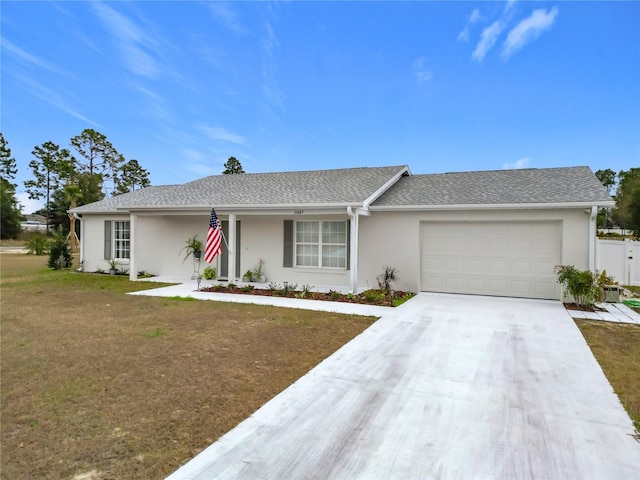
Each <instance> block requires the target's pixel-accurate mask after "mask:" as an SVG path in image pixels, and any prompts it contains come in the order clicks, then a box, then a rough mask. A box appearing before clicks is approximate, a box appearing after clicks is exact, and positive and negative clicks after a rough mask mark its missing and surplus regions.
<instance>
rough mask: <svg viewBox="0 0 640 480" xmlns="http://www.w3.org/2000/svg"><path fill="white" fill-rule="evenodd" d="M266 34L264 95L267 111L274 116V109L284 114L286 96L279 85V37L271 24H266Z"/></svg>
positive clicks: (263, 70)
mask: <svg viewBox="0 0 640 480" xmlns="http://www.w3.org/2000/svg"><path fill="white" fill-rule="evenodd" d="M265 31H266V34H265V35H264V36H263V37H262V39H261V43H262V79H263V83H262V95H263V96H264V98H265V100H266V101H267V110H268V111H269V112H271V113H272V114H273V115H274V116H276V117H277V115H276V114H275V113H274V112H273V109H275V110H276V111H278V112H280V113H282V112H284V111H285V103H284V101H285V95H284V93H283V92H282V89H280V86H279V84H278V75H277V73H278V63H277V61H276V51H277V49H278V48H279V47H280V42H279V41H278V37H277V36H276V33H275V31H274V29H273V27H272V26H271V22H266V23H265Z"/></svg>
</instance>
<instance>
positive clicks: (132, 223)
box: [129, 214, 138, 282]
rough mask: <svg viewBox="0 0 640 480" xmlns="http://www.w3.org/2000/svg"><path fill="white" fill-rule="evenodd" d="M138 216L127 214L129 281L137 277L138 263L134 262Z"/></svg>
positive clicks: (133, 280)
mask: <svg viewBox="0 0 640 480" xmlns="http://www.w3.org/2000/svg"><path fill="white" fill-rule="evenodd" d="M137 218H138V216H137V215H134V214H130V215H129V281H131V282H135V281H136V280H137V279H138V265H137V264H136V253H135V250H136V220H137Z"/></svg>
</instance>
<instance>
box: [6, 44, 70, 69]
mask: <svg viewBox="0 0 640 480" xmlns="http://www.w3.org/2000/svg"><path fill="white" fill-rule="evenodd" d="M0 41H1V43H2V47H3V48H4V49H6V50H7V51H8V52H10V53H11V54H12V55H13V57H14V58H15V59H16V60H17V61H19V62H20V63H22V64H27V65H31V66H36V67H39V68H43V69H45V70H49V71H50V72H53V73H57V74H58V75H62V76H65V77H68V76H69V75H68V74H67V73H66V72H64V71H63V70H62V69H60V68H59V67H58V66H56V65H54V64H52V63H50V62H48V61H46V60H44V59H42V58H40V57H38V56H36V55H33V54H31V53H29V52H27V51H26V50H23V49H22V48H20V47H19V46H17V45H16V44H15V43H12V42H10V41H9V40H7V39H6V38H2V39H1V40H0Z"/></svg>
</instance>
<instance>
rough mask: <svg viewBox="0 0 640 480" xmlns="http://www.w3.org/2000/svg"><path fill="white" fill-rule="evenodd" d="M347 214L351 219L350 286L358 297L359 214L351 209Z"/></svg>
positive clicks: (349, 208)
mask: <svg viewBox="0 0 640 480" xmlns="http://www.w3.org/2000/svg"><path fill="white" fill-rule="evenodd" d="M347 214H348V215H349V218H350V219H351V232H350V235H351V246H350V251H349V256H350V260H351V265H349V285H350V287H351V292H352V293H353V294H354V295H356V294H357V293H358V230H359V228H358V218H359V217H360V215H358V213H357V212H355V213H354V212H353V210H352V209H351V207H347Z"/></svg>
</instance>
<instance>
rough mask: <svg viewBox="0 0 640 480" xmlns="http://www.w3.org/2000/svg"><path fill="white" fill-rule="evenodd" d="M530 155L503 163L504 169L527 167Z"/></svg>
mask: <svg viewBox="0 0 640 480" xmlns="http://www.w3.org/2000/svg"><path fill="white" fill-rule="evenodd" d="M529 161H530V159H529V157H523V158H521V159H519V160H516V161H515V162H512V163H505V164H503V165H502V168H503V169H504V170H514V169H517V168H526V167H527V166H528V165H529Z"/></svg>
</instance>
